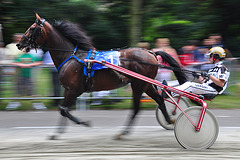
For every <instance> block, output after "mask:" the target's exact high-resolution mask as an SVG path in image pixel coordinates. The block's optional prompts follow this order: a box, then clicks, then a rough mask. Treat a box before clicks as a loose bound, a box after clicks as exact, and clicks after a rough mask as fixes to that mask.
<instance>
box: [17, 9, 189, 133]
mask: <svg viewBox="0 0 240 160" xmlns="http://www.w3.org/2000/svg"><path fill="white" fill-rule="evenodd" d="M41 45H45V46H46V47H47V48H48V50H49V52H50V54H51V57H52V59H53V62H54V64H55V66H56V68H58V69H59V80H60V82H61V85H62V86H63V87H64V88H65V92H64V101H63V103H62V105H61V106H60V107H59V108H60V113H61V115H62V116H63V117H67V118H69V119H70V120H72V121H74V122H75V123H77V124H84V125H88V123H86V122H84V121H80V120H79V119H77V118H76V117H74V116H72V115H71V114H70V112H69V109H70V107H71V106H72V105H73V104H74V102H75V100H76V98H77V97H78V96H80V95H81V94H82V93H83V92H87V91H101V90H111V89H116V88H119V87H122V86H124V85H126V84H128V83H131V87H132V92H133V95H132V96H133V113H132V115H131V116H130V119H129V121H128V123H127V127H126V129H124V130H123V132H122V133H121V134H120V135H125V134H127V133H128V132H129V130H130V127H131V125H132V124H133V121H134V118H135V116H136V115H137V113H138V112H139V108H140V98H141V95H142V93H143V92H145V93H146V94H147V95H148V96H150V97H151V98H152V99H154V100H155V101H156V102H157V103H158V105H159V108H160V109H161V111H162V112H163V115H164V116H165V118H166V120H167V122H168V123H172V121H171V120H170V118H169V116H168V114H167V111H166V107H165V105H164V99H163V98H162V97H161V96H160V95H159V94H158V93H157V90H156V89H155V87H154V86H153V85H152V84H148V83H146V82H143V81H141V80H139V79H136V78H133V77H129V76H126V75H124V74H121V73H118V72H116V71H113V70H111V69H109V68H106V69H102V70H96V71H95V73H94V76H93V77H91V78H90V79H89V78H88V77H87V76H86V75H84V66H86V64H85V63H84V62H83V60H84V59H85V58H86V57H87V55H88V52H89V50H95V49H94V46H93V45H92V43H91V40H90V38H89V37H88V36H87V35H86V34H85V33H84V32H83V31H82V29H81V28H80V27H79V26H77V25H76V24H73V23H70V22H58V23H55V24H54V25H51V24H50V23H48V22H47V21H45V19H42V18H40V17H39V15H38V14H36V21H35V23H34V24H32V25H31V26H30V27H29V29H28V30H27V31H26V32H25V34H24V35H23V37H22V38H21V40H20V42H19V43H18V44H17V47H18V48H19V49H20V50H23V49H25V50H26V51H28V50H29V49H32V48H36V47H38V46H41ZM116 53H117V54H118V56H119V62H118V64H119V65H120V66H121V67H124V68H126V69H129V70H131V71H134V72H137V73H140V74H142V75H145V76H147V77H150V78H153V79H154V78H155V76H156V74H157V70H158V67H157V66H154V65H156V64H158V61H157V59H156V56H155V55H154V54H152V53H151V52H149V51H146V50H143V49H139V48H129V49H123V50H118V51H116ZM156 54H157V55H160V56H162V59H163V60H164V61H165V62H167V63H169V64H170V66H172V67H176V68H180V67H179V65H178V64H177V62H176V61H175V60H174V59H173V58H172V57H171V56H169V55H168V54H167V53H165V52H157V53H156ZM71 55H74V56H76V57H77V58H69V57H70V56H71ZM141 62H144V63H141ZM146 63H148V64H146ZM149 64H154V65H149ZM174 73H175V75H176V77H177V79H178V81H179V83H180V84H182V83H184V82H185V81H186V77H185V74H184V73H182V72H181V71H180V70H178V71H174ZM89 84H90V85H89ZM64 119H65V118H64Z"/></svg>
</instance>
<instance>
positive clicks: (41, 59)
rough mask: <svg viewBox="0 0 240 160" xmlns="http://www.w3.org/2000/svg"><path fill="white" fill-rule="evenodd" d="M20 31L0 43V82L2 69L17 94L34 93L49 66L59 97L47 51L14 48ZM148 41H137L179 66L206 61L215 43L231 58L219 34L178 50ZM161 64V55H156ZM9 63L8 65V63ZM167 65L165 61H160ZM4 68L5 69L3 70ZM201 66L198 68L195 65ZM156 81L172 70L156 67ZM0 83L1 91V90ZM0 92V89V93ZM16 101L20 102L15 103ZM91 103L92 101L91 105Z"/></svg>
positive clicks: (166, 43) (163, 42)
mask: <svg viewBox="0 0 240 160" xmlns="http://www.w3.org/2000/svg"><path fill="white" fill-rule="evenodd" d="M21 36H22V34H17V33H16V34H14V36H13V42H12V43H10V44H7V45H6V46H5V45H4V44H3V43H2V42H1V43H0V65H6V64H7V65H8V66H7V67H6V66H4V67H0V72H1V74H0V82H2V75H4V74H2V72H6V71H7V72H8V74H11V76H12V77H14V78H13V79H14V83H15V85H16V87H15V88H16V90H15V94H16V96H34V95H38V93H37V89H36V82H37V77H38V75H39V74H40V73H41V67H38V66H40V65H47V66H49V67H50V66H51V67H52V68H51V71H50V72H51V75H52V76H51V79H52V88H53V91H52V93H53V95H52V96H55V97H60V96H62V93H61V89H60V88H61V87H60V83H59V80H58V76H57V74H58V73H57V70H56V68H55V67H54V64H53V62H52V59H51V56H50V54H49V52H48V51H47V52H44V51H43V50H41V49H33V50H31V51H30V52H28V53H26V52H23V51H20V50H18V49H17V47H16V44H17V42H18V41H19V39H20V38H21ZM150 46H151V45H150V43H148V42H139V43H138V47H140V48H144V49H148V50H152V51H153V52H157V51H164V52H167V53H168V54H170V55H171V56H172V57H173V58H174V59H175V60H176V61H177V62H178V63H179V65H180V66H181V67H184V66H189V65H195V64H208V63H209V57H208V56H207V53H208V51H209V49H210V48H212V47H215V46H220V47H222V48H224V49H225V51H226V58H230V57H232V55H231V53H230V51H229V50H228V49H227V48H225V46H224V44H223V41H222V36H221V35H220V34H211V35H209V36H208V37H207V38H206V39H204V40H202V41H199V40H189V41H187V42H186V45H184V46H182V47H181V48H180V49H174V48H173V47H172V46H171V43H170V40H169V39H168V38H157V39H156V40H155V43H154V47H153V48H150ZM157 58H158V60H159V62H160V63H161V57H157ZM9 64H11V65H9ZM163 65H168V64H163ZM3 68H4V71H3ZM198 69H201V68H198ZM156 79H157V80H159V81H161V82H162V81H163V80H167V81H170V80H172V72H171V71H170V70H168V69H163V68H159V71H158V75H157V77H156ZM1 89H2V88H1V85H0V91H1ZM0 94H1V92H0ZM106 94H107V95H108V94H110V92H98V93H97V92H96V93H93V96H94V97H98V96H99V97H102V96H105V95H106ZM54 103H55V104H54V105H55V106H57V105H58V104H59V100H55V101H54ZM18 104H19V103H18ZM93 105H94V104H93Z"/></svg>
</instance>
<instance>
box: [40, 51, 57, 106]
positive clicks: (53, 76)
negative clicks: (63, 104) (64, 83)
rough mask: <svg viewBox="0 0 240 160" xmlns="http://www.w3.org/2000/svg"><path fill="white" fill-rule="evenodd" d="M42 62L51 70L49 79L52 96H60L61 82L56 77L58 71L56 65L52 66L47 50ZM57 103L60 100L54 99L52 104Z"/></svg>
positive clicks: (55, 104)
mask: <svg viewBox="0 0 240 160" xmlns="http://www.w3.org/2000/svg"><path fill="white" fill-rule="evenodd" d="M43 64H44V65H47V66H50V67H51V68H50V70H51V79H52V84H53V96H54V97H60V96H61V84H60V82H59V79H58V71H57V69H56V67H55V66H54V63H53V61H52V57H51V55H50V53H49V51H47V52H46V53H45V54H44V56H43ZM59 104H60V100H59V99H55V100H54V106H58V105H59Z"/></svg>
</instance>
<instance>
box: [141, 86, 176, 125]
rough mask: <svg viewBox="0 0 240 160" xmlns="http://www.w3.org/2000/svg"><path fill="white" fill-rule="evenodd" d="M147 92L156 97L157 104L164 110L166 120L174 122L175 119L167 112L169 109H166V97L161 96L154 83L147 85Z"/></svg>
mask: <svg viewBox="0 0 240 160" xmlns="http://www.w3.org/2000/svg"><path fill="white" fill-rule="evenodd" d="M145 93H146V94H147V95H148V96H149V97H151V98H152V99H154V100H155V101H156V102H157V104H158V108H159V109H160V110H161V111H162V113H163V115H164V117H165V119H166V121H167V122H168V123H169V124H172V123H173V121H172V120H171V119H170V117H169V115H168V113H167V109H166V106H165V103H164V99H163V97H162V96H160V95H159V94H158V93H157V90H156V89H155V88H154V87H153V85H149V86H148V87H147V89H146V90H145Z"/></svg>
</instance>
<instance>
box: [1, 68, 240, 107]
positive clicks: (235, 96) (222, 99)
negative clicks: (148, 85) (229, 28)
mask: <svg viewBox="0 0 240 160" xmlns="http://www.w3.org/2000/svg"><path fill="white" fill-rule="evenodd" d="M34 76H35V79H36V81H37V83H36V84H37V85H36V91H37V92H36V93H37V95H36V96H38V97H47V96H51V95H52V88H53V87H52V85H51V79H50V77H51V74H50V72H49V69H46V68H43V69H41V71H40V72H36V73H35V75H34ZM238 76H239V74H238ZM239 79H240V78H239ZM13 80H14V77H13V76H7V77H5V81H6V82H11V81H13ZM13 84H14V83H3V84H1V86H2V92H1V96H2V97H14V93H15V88H14V86H13ZM117 96H118V97H131V89H130V87H129V86H126V87H123V88H120V89H118V90H117ZM239 97H240V84H235V85H232V86H231V87H228V88H227V91H226V92H225V94H222V95H219V96H217V97H216V98H215V99H214V100H212V101H207V103H208V108H222V109H235V108H240V106H239V104H240V98H239ZM10 101H12V100H0V110H5V107H6V106H7V104H8V103H9V102H10ZM19 102H20V103H21V104H22V106H21V107H19V108H18V110H33V108H32V103H36V102H42V103H44V104H45V106H46V107H47V108H48V109H49V110H57V106H54V105H53V100H19ZM89 103H90V102H88V104H89ZM131 105H132V101H131V100H121V101H120V102H117V103H116V102H114V101H112V100H103V104H102V105H100V106H91V107H90V108H91V109H130V108H131ZM141 108H142V109H155V108H156V103H155V102H154V101H150V102H144V103H141Z"/></svg>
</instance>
